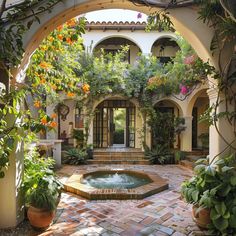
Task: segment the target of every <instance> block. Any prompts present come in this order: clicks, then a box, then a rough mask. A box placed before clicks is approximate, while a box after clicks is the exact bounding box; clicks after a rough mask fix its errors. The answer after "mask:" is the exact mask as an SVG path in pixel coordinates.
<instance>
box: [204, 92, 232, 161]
mask: <svg viewBox="0 0 236 236" xmlns="http://www.w3.org/2000/svg"><path fill="white" fill-rule="evenodd" d="M207 93H208V96H209V99H210V104H209V105H210V106H212V105H215V104H216V102H217V97H218V90H217V88H211V89H208V90H207ZM219 102H220V103H219V105H218V108H217V114H219V113H220V112H225V111H226V106H225V102H224V96H223V94H221V95H220V99H219ZM231 109H232V110H233V104H232V107H230V105H229V106H228V111H232V110H231ZM212 116H214V111H213V113H212ZM216 125H217V128H216V127H215V126H214V125H211V126H210V129H209V157H210V159H212V158H214V157H215V156H217V155H219V154H220V155H219V156H225V155H227V154H229V153H230V152H231V151H232V148H231V147H230V146H228V144H231V145H232V146H233V147H234V148H236V141H235V136H234V128H233V126H232V125H230V124H229V122H228V120H227V119H226V118H224V117H223V118H220V119H218V121H217V122H216ZM217 129H218V131H219V132H217ZM227 143H228V144H227Z"/></svg>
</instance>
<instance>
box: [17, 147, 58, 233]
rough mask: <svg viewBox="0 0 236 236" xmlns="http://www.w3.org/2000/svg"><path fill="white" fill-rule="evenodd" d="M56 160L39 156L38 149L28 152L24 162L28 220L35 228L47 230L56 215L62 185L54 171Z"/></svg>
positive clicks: (24, 187) (24, 192)
mask: <svg viewBox="0 0 236 236" xmlns="http://www.w3.org/2000/svg"><path fill="white" fill-rule="evenodd" d="M53 165H54V160H53V159H51V158H43V157H40V156H39V153H38V152H37V151H36V149H33V150H27V151H26V153H25V161H24V179H23V183H22V186H21V188H22V191H23V194H24V197H25V206H26V209H27V216H28V219H29V221H30V223H31V225H32V226H33V227H36V228H40V229H44V228H47V227H48V226H49V225H50V224H51V222H52V220H53V217H54V215H55V209H56V207H57V205H58V203H59V200H60V195H61V189H62V184H61V183H60V182H59V181H58V180H57V178H56V177H55V174H54V172H53V170H52V168H53Z"/></svg>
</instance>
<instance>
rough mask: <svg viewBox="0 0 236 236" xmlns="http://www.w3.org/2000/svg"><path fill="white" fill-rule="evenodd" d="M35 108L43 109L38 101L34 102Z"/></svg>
mask: <svg viewBox="0 0 236 236" xmlns="http://www.w3.org/2000/svg"><path fill="white" fill-rule="evenodd" d="M34 107H36V108H40V107H41V102H40V101H38V100H36V101H34Z"/></svg>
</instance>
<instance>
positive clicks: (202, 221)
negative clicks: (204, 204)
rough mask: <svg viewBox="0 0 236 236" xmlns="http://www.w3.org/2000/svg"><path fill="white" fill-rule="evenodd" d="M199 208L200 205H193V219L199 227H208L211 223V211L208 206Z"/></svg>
mask: <svg viewBox="0 0 236 236" xmlns="http://www.w3.org/2000/svg"><path fill="white" fill-rule="evenodd" d="M198 209H199V206H198V205H193V208H192V217H193V220H194V221H195V223H196V224H197V225H198V226H199V227H201V228H204V229H206V228H207V225H208V224H210V223H211V218H210V212H211V211H210V209H208V208H203V209H201V210H198Z"/></svg>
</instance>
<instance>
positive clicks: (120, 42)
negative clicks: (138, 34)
mask: <svg viewBox="0 0 236 236" xmlns="http://www.w3.org/2000/svg"><path fill="white" fill-rule="evenodd" d="M124 46H129V50H128V51H127V53H126V55H125V58H124V60H126V61H127V62H129V63H130V64H133V63H134V62H135V59H136V58H137V56H138V54H139V53H141V49H140V47H139V46H138V45H137V44H136V43H134V42H133V41H131V40H129V39H127V38H123V37H110V38H107V39H104V40H102V41H101V42H99V43H98V44H97V45H96V46H95V47H94V54H95V55H97V56H99V54H100V53H101V49H103V50H104V53H106V54H108V53H110V54H112V55H115V54H116V53H117V52H118V51H119V50H121V49H122V47H124Z"/></svg>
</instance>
